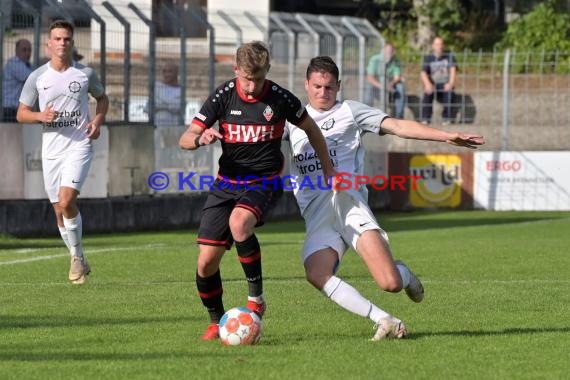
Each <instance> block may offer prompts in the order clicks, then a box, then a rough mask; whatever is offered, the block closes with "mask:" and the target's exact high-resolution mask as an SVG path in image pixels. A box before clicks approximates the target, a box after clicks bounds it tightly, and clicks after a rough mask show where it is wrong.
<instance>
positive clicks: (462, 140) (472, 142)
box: [446, 133, 485, 149]
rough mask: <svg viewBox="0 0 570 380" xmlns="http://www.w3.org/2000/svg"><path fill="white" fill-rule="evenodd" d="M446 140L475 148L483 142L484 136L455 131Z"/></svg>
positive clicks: (453, 143)
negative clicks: (452, 135)
mask: <svg viewBox="0 0 570 380" xmlns="http://www.w3.org/2000/svg"><path fill="white" fill-rule="evenodd" d="M446 142H447V143H448V144H451V145H455V146H464V147H466V148H469V149H477V146H478V145H483V144H485V138H484V137H483V136H480V135H468V134H465V133H456V134H455V136H454V137H452V138H450V139H448V140H447V141H446Z"/></svg>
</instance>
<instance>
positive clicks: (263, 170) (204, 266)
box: [180, 41, 336, 340]
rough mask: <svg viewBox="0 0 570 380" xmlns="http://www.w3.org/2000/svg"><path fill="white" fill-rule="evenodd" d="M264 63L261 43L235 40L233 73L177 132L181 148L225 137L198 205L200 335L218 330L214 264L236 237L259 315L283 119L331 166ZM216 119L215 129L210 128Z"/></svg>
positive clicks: (251, 304) (310, 125)
mask: <svg viewBox="0 0 570 380" xmlns="http://www.w3.org/2000/svg"><path fill="white" fill-rule="evenodd" d="M269 66H270V58H269V51H268V49H267V48H266V47H265V45H264V44H263V43H261V42H258V41H255V42H251V43H247V44H244V45H242V46H241V47H239V48H238V49H237V53H236V63H235V66H234V71H235V74H236V78H234V79H232V80H229V81H227V82H225V83H224V84H222V85H221V86H219V87H218V88H217V89H216V90H215V91H214V92H213V93H212V94H211V95H210V96H209V97H208V99H207V100H206V102H205V103H204V104H203V105H202V108H201V109H200V112H199V113H198V114H196V116H195V117H194V119H193V120H192V123H191V124H190V126H189V127H188V129H187V130H186V132H184V134H183V135H182V136H181V138H180V146H181V147H182V148H183V149H189V150H194V149H197V148H198V147H200V146H202V145H208V144H212V143H215V142H216V141H218V140H220V142H221V145H222V156H221V157H220V160H219V172H218V180H217V181H216V182H214V187H213V188H212V190H210V193H209V195H208V198H207V200H206V204H205V205H204V207H203V209H202V217H201V220H200V228H199V232H198V245H199V250H200V252H199V255H198V265H197V271H196V285H197V287H198V293H199V295H200V298H201V300H202V303H203V304H204V306H205V307H206V308H207V309H208V313H209V314H210V321H211V323H210V325H209V326H208V328H207V330H206V332H205V333H204V335H203V336H202V339H204V340H212V339H216V338H218V331H219V328H218V322H219V320H220V318H221V317H222V315H223V314H224V305H223V302H222V293H223V288H222V279H221V276H220V269H219V266H220V261H221V259H222V256H223V254H224V252H225V251H226V250H228V249H230V248H231V245H232V243H233V242H234V241H235V245H236V249H237V253H238V257H239V260H240V262H241V265H242V267H243V271H244V273H245V277H246V280H247V282H248V293H249V296H248V302H247V307H248V308H249V309H250V310H252V311H254V312H256V313H257V314H258V315H259V316H260V317H261V316H263V313H264V312H265V308H266V305H265V301H264V298H263V283H262V271H261V251H260V247H259V242H258V241H257V238H256V236H255V234H254V228H255V227H256V226H260V225H262V224H263V218H264V216H265V215H266V214H267V212H268V211H269V209H270V208H271V207H272V206H273V205H274V204H275V203H276V201H277V199H279V197H280V196H281V194H282V193H283V188H282V183H281V181H280V178H279V173H280V171H281V170H282V168H283V162H284V157H283V155H282V153H281V136H282V135H283V130H284V126H285V121H289V122H290V123H292V124H295V125H297V126H298V127H299V128H301V129H302V130H304V131H305V133H306V134H307V137H308V139H309V142H310V143H311V145H312V146H313V147H314V149H315V151H316V153H317V155H318V156H319V157H320V158H321V162H322V164H323V173H324V175H325V176H326V178H331V177H333V176H334V175H335V174H336V172H335V171H334V168H333V166H332V163H331V160H330V157H329V154H328V150H327V147H326V143H325V140H324V138H323V135H322V133H321V131H320V129H319V128H318V127H317V125H316V124H315V122H314V121H313V119H312V118H311V117H310V116H308V114H307V111H306V110H305V107H304V106H303V105H302V104H301V101H300V100H299V99H298V98H297V97H296V96H295V95H293V94H292V93H290V92H289V91H287V90H286V89H284V88H282V87H281V86H279V85H277V84H276V83H274V82H272V81H270V80H268V79H266V75H267V72H268V71H269ZM216 122H218V123H219V131H217V130H215V129H213V128H212V126H214V124H215V123H216ZM221 179H223V180H222V181H221ZM220 181H221V182H223V184H222V183H220ZM244 181H245V182H244ZM228 182H229V183H231V184H232V186H227V183H228Z"/></svg>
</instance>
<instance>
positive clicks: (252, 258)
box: [238, 252, 261, 264]
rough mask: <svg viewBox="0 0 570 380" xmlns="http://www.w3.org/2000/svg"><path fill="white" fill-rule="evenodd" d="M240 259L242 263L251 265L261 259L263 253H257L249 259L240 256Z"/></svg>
mask: <svg viewBox="0 0 570 380" xmlns="http://www.w3.org/2000/svg"><path fill="white" fill-rule="evenodd" d="M238 258H239V262H240V263H244V264H251V263H253V262H254V261H257V260H259V259H261V252H255V253H254V254H253V255H251V256H248V257H241V256H238Z"/></svg>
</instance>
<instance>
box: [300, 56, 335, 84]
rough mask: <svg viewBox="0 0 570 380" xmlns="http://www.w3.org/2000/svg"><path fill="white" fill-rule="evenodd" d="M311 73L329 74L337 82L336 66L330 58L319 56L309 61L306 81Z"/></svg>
mask: <svg viewBox="0 0 570 380" xmlns="http://www.w3.org/2000/svg"><path fill="white" fill-rule="evenodd" d="M312 73H322V74H330V75H332V76H333V77H334V79H336V80H337V81H338V76H339V72H338V66H337V65H336V63H335V62H334V60H333V59H332V58H331V57H328V56H324V55H321V56H319V57H315V58H313V59H311V61H310V62H309V66H307V75H306V78H307V80H308V79H309V78H310V77H311V74H312Z"/></svg>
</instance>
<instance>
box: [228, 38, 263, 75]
mask: <svg viewBox="0 0 570 380" xmlns="http://www.w3.org/2000/svg"><path fill="white" fill-rule="evenodd" d="M236 65H237V67H239V68H240V69H241V70H243V71H245V72H246V73H248V74H254V73H257V72H258V71H261V70H266V71H267V70H269V66H270V58H269V50H268V49H267V46H265V44H264V43H263V42H261V41H253V42H249V43H247V44H243V45H241V46H240V47H239V48H238V49H237V52H236Z"/></svg>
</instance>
